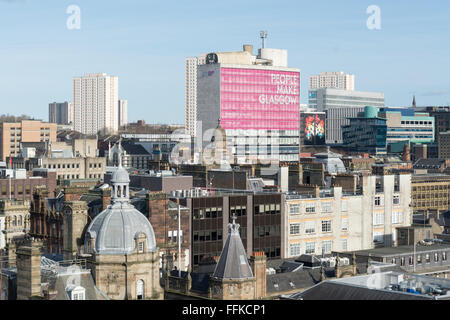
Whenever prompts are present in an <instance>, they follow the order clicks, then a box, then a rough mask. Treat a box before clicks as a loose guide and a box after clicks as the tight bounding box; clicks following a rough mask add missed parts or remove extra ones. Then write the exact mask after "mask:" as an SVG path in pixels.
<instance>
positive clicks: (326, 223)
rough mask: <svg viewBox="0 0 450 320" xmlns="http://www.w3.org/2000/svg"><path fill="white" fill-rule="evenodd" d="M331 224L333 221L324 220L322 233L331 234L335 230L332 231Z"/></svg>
mask: <svg viewBox="0 0 450 320" xmlns="http://www.w3.org/2000/svg"><path fill="white" fill-rule="evenodd" d="M331 224H332V220H322V221H321V229H322V233H330V232H332V231H333V230H332V229H331ZM324 227H325V228H324ZM324 229H325V230H324Z"/></svg>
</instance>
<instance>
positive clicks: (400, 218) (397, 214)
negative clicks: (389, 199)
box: [392, 212, 403, 224]
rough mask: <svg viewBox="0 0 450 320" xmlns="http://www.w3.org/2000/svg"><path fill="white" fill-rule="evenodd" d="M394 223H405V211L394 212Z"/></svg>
mask: <svg viewBox="0 0 450 320" xmlns="http://www.w3.org/2000/svg"><path fill="white" fill-rule="evenodd" d="M392 223H393V224H396V223H403V212H392Z"/></svg>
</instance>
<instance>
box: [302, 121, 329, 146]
mask: <svg viewBox="0 0 450 320" xmlns="http://www.w3.org/2000/svg"><path fill="white" fill-rule="evenodd" d="M302 126H303V128H302V131H303V132H302V135H303V144H304V145H314V146H316V145H324V144H325V113H304V114H302Z"/></svg>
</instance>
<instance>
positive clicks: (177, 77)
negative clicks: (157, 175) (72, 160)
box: [0, 0, 450, 123]
mask: <svg viewBox="0 0 450 320" xmlns="http://www.w3.org/2000/svg"><path fill="white" fill-rule="evenodd" d="M258 3H259V4H261V6H260V7H255V6H254V4H255V3H254V2H253V1H249V2H246V3H245V4H239V9H240V10H238V11H236V10H234V9H233V8H234V7H235V5H237V2H236V3H235V5H233V2H231V3H230V4H226V5H225V4H220V3H209V2H208V3H207V2H205V1H197V2H195V3H189V4H184V3H179V4H177V5H176V6H174V5H172V6H171V5H167V4H162V3H157V2H150V3H143V2H142V1H131V2H130V1H128V2H127V3H126V4H125V3H124V2H122V3H108V6H107V7H106V6H105V4H106V2H105V1H96V3H90V2H88V1H78V2H77V3H76V5H78V6H79V7H80V9H81V24H80V29H79V30H69V29H68V28H67V26H66V20H67V19H68V17H70V14H67V13H66V10H67V8H68V7H69V6H70V5H72V4H73V3H71V2H69V1H61V2H60V3H58V4H54V3H51V2H50V1H44V2H40V3H37V2H36V1H33V0H29V1H0V26H2V27H3V28H0V30H2V31H0V35H1V36H2V39H3V42H2V45H0V59H1V60H2V61H8V63H6V64H5V65H4V66H2V74H3V77H1V80H0V87H1V88H2V89H1V90H0V92H1V93H2V96H3V99H4V104H5V107H4V109H3V110H4V111H3V112H2V113H13V114H16V115H18V114H22V113H25V114H29V115H31V116H33V117H35V118H40V119H43V120H46V119H47V108H48V104H49V103H51V102H53V101H59V102H62V101H71V100H72V93H71V91H72V79H73V78H74V77H77V76H80V75H84V74H86V73H107V74H109V75H113V76H118V77H119V79H120V82H121V86H120V89H121V96H122V97H124V98H125V99H127V100H128V105H129V108H128V111H129V115H128V118H129V122H133V121H136V120H138V119H145V120H146V121H147V122H148V123H164V122H169V123H184V115H185V113H184V108H185V99H184V98H185V83H184V82H185V58H186V57H191V56H198V55H199V54H201V53H206V52H215V51H236V50H240V48H241V46H242V44H244V43H248V44H252V45H254V47H255V49H258V48H260V47H261V40H260V39H259V31H260V30H268V33H269V35H268V39H267V41H266V47H268V48H277V49H286V50H288V54H289V56H288V64H289V66H290V67H293V68H299V69H300V70H301V71H302V73H301V83H300V86H301V92H300V97H301V103H307V100H308V95H307V91H308V84H309V77H310V76H311V75H314V74H319V73H320V72H327V71H344V72H345V73H350V74H354V75H355V78H356V79H355V81H356V82H357V83H356V87H355V90H358V91H375V92H384V94H385V98H386V105H393V106H407V105H410V104H411V101H412V96H413V95H414V94H415V95H416V99H417V104H418V105H419V106H424V105H448V104H450V90H447V88H448V87H449V85H450V80H449V79H448V78H447V77H446V76H445V74H446V73H447V72H449V71H450V67H449V66H448V64H447V63H446V61H445V55H443V54H442V52H445V51H446V49H448V44H446V43H445V42H444V41H442V40H441V39H445V38H446V37H447V36H448V35H450V29H449V26H448V23H447V20H446V18H447V17H446V15H445V11H446V10H445V8H447V9H448V7H449V4H448V3H445V2H443V1H438V2H434V3H432V4H426V3H410V2H406V1H397V2H396V3H390V2H388V1H377V3H376V5H378V6H379V7H380V9H381V29H380V30H369V29H368V28H367V26H366V20H367V19H368V18H369V16H370V15H369V14H367V13H366V9H367V7H368V6H369V5H371V4H372V3H371V2H369V1H350V3H348V4H347V5H346V6H345V7H344V6H342V5H339V4H337V3H333V2H331V1H322V2H321V3H317V4H311V3H306V2H304V1H301V2H299V3H297V2H292V1H282V2H281V3H277V7H275V8H270V9H269V7H270V5H271V4H273V2H272V1H262V2H261V1H259V2H258ZM263 4H265V5H263ZM205 5H208V8H209V10H208V12H207V13H205V10H200V9H202V8H203V9H204V8H205ZM325 9H326V10H325ZM169 13H170V17H171V19H167V16H168V14H169ZM423 48H426V49H425V50H424V49H423ZM419 75H420V76H419ZM23 90H26V91H27V92H28V94H27V95H23ZM16 110H17V112H15V111H16ZM19 110H20V111H19ZM161 110H164V111H161ZM167 110H170V112H167Z"/></svg>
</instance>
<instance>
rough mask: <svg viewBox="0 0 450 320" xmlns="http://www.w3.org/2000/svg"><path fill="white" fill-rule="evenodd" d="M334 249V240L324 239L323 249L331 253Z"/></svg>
mask: <svg viewBox="0 0 450 320" xmlns="http://www.w3.org/2000/svg"><path fill="white" fill-rule="evenodd" d="M332 250H333V241H332V240H323V241H322V251H324V252H325V253H330V252H331V251H332Z"/></svg>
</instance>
